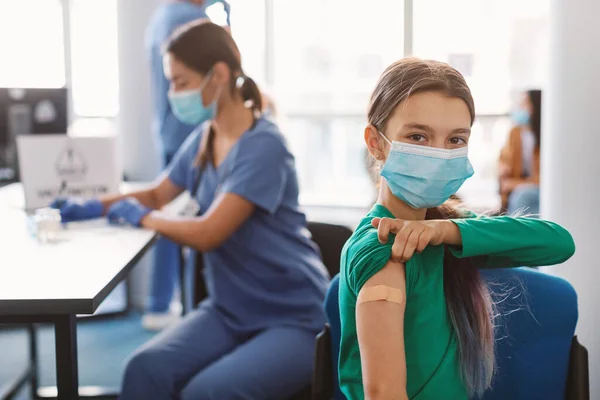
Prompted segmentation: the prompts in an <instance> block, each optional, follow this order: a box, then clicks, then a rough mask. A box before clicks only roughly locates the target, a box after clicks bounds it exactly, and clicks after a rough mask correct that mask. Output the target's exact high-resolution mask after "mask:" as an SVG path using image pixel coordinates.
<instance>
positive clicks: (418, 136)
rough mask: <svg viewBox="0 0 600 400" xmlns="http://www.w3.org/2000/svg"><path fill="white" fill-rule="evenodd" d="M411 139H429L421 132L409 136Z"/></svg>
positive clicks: (419, 140)
mask: <svg viewBox="0 0 600 400" xmlns="http://www.w3.org/2000/svg"><path fill="white" fill-rule="evenodd" d="M409 139H410V140H413V141H415V142H425V141H427V138H426V137H425V136H423V135H421V134H419V133H415V134H412V135H410V136H409Z"/></svg>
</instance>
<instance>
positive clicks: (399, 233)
mask: <svg viewBox="0 0 600 400" xmlns="http://www.w3.org/2000/svg"><path fill="white" fill-rule="evenodd" d="M371 224H372V225H373V226H374V227H375V228H377V236H378V238H379V241H380V242H381V243H382V244H385V243H387V241H388V236H389V235H390V234H395V235H396V238H395V239H394V244H393V246H392V256H391V258H390V259H391V260H392V261H395V262H402V263H406V262H407V261H408V260H410V259H411V258H412V256H413V255H414V253H415V252H417V254H418V253H421V252H422V251H423V250H425V248H426V247H427V246H429V245H431V246H438V245H441V244H448V245H453V246H460V245H462V238H461V236H460V230H459V229H458V226H456V224H455V223H453V222H452V221H449V220H436V219H433V220H426V221H405V220H401V219H392V218H373V220H372V221H371Z"/></svg>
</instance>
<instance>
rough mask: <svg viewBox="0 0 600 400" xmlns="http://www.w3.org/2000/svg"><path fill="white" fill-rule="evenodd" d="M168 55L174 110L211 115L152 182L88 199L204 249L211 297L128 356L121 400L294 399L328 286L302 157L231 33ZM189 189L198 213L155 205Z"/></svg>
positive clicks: (218, 32)
mask: <svg viewBox="0 0 600 400" xmlns="http://www.w3.org/2000/svg"><path fill="white" fill-rule="evenodd" d="M164 62H165V71H166V74H167V77H168V79H169V80H170V81H171V91H170V93H169V97H170V101H171V107H172V108H173V111H174V112H175V115H177V116H178V117H179V118H182V119H185V120H186V121H190V122H193V121H202V120H204V119H206V118H207V117H208V118H209V119H210V122H208V123H205V124H203V125H202V126H200V127H198V128H197V129H196V131H195V132H194V133H193V134H192V135H191V136H190V137H189V138H188V139H187V140H186V141H185V143H184V144H183V146H182V147H181V149H180V150H179V151H178V152H177V154H176V155H175V158H174V160H173V161H172V162H171V164H170V165H169V167H168V169H167V171H166V173H165V174H164V175H163V176H162V178H160V179H159V180H158V181H157V183H156V184H155V185H154V187H152V188H151V189H149V190H145V191H140V192H137V193H133V194H130V195H128V196H127V197H124V196H121V195H116V196H111V197H107V198H103V199H101V200H95V201H92V202H95V203H93V204H94V207H96V208H97V209H101V210H102V211H106V213H107V216H108V218H109V219H111V220H119V221H126V222H128V223H129V224H131V225H134V226H142V227H144V228H148V229H153V230H155V231H157V232H159V233H160V234H161V235H163V236H165V237H167V238H169V239H171V240H173V241H174V242H176V243H178V244H180V245H185V246H189V247H191V248H193V249H195V250H198V251H201V252H202V253H203V257H204V265H205V279H206V283H207V288H208V292H209V297H208V298H207V300H205V301H203V302H202V303H200V305H199V307H198V308H197V309H196V310H195V311H193V312H192V313H190V314H188V315H187V316H186V317H185V318H184V319H183V320H182V321H181V322H180V323H178V324H176V325H173V326H172V327H170V328H169V329H167V330H165V331H163V332H161V333H159V334H158V336H157V337H155V338H154V339H153V340H151V341H150V342H149V343H147V344H146V345H144V346H143V347H142V348H141V349H139V350H138V351H137V352H136V353H135V354H134V355H133V357H131V359H130V360H129V362H128V364H127V367H126V371H125V376H124V379H123V387H122V391H121V398H122V399H172V398H178V396H181V397H182V398H184V399H219V400H221V399H242V398H243V399H256V400H266V399H276V400H281V399H286V398H288V397H291V396H292V395H294V393H296V392H298V391H300V390H301V389H302V388H303V387H305V386H307V385H308V384H309V383H310V380H311V374H312V359H313V350H314V343H315V335H316V334H317V332H318V331H319V330H320V329H321V328H322V327H323V324H324V323H325V316H324V312H323V309H322V302H323V298H324V294H325V291H326V287H327V284H328V276H327V271H326V269H325V267H324V266H323V264H322V262H321V260H320V257H319V254H318V250H317V248H316V245H315V244H314V243H313V242H312V240H311V239H310V235H309V233H308V230H307V229H306V218H305V216H304V214H303V213H302V212H301V211H300V208H299V205H298V180H297V176H296V170H295V165H294V157H293V156H292V155H291V154H290V152H289V151H288V149H287V147H286V144H285V141H284V138H283V137H282V135H281V133H280V131H279V129H278V127H277V126H276V125H275V124H274V123H273V122H271V121H269V120H268V119H266V118H264V117H263V116H262V114H261V108H262V106H261V103H262V101H261V94H260V91H259V90H258V87H257V86H256V84H255V83H254V82H253V81H252V79H250V78H249V77H247V76H246V75H245V74H244V72H243V71H242V67H241V59H240V53H239V51H238V48H237V46H236V44H235V42H234V41H233V39H232V37H231V35H229V33H227V31H226V30H225V29H223V28H222V27H220V26H218V25H215V24H213V23H211V22H209V21H207V20H202V21H197V22H194V23H193V24H191V25H189V26H186V27H184V28H183V29H182V30H181V31H179V32H176V33H175V35H174V36H173V38H172V39H171V41H170V42H169V43H168V45H167V47H166V52H165V55H164ZM184 190H188V191H189V192H191V193H192V194H194V198H195V199H196V200H197V205H198V208H199V210H200V211H199V214H198V215H195V216H191V217H170V216H167V215H165V214H163V213H162V212H161V211H158V210H160V208H161V207H162V206H163V205H165V204H167V203H168V202H170V201H171V200H173V199H174V198H175V197H176V196H178V195H179V194H180V193H182V192H183V191H184ZM76 211H77V210H75V211H74V212H76Z"/></svg>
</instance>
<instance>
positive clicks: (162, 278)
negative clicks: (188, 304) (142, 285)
mask: <svg viewBox="0 0 600 400" xmlns="http://www.w3.org/2000/svg"><path fill="white" fill-rule="evenodd" d="M172 158H173V156H172V155H170V154H165V157H164V162H165V165H164V166H163V167H164V168H166V167H167V166H168V165H169V163H170V162H171V159H172ZM164 168H163V169H164ZM180 252H181V250H180V247H179V245H177V244H176V243H175V242H172V241H170V240H169V239H167V238H164V237H160V238H159V239H158V240H157V242H156V244H155V246H154V254H153V257H154V258H153V260H152V274H151V277H150V293H149V299H148V307H147V311H149V312H155V313H162V312H167V311H168V310H169V306H170V304H171V300H172V299H173V293H174V291H175V287H176V286H177V285H178V284H179V283H178V281H179V270H180V268H181V259H180V256H181V253H180Z"/></svg>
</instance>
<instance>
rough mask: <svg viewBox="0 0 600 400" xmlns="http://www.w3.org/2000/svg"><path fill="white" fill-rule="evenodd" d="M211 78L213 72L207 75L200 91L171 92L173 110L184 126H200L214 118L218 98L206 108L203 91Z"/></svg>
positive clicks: (170, 99) (170, 100) (170, 101)
mask: <svg viewBox="0 0 600 400" xmlns="http://www.w3.org/2000/svg"><path fill="white" fill-rule="evenodd" d="M211 76H212V71H211V72H209V73H208V74H207V75H206V77H205V78H204V82H203V83H202V86H200V88H199V89H192V90H183V91H179V92H169V95H168V96H169V103H170V104H171V110H172V111H173V114H174V115H175V116H176V117H177V119H178V120H180V121H181V122H183V123H184V124H188V125H200V123H202V122H204V121H208V120H209V119H213V118H214V116H215V108H216V101H217V98H218V96H216V97H215V100H213V102H212V103H211V104H210V105H209V106H208V107H205V106H204V104H203V103H202V90H204V87H205V86H206V83H208V81H209V80H210V78H211Z"/></svg>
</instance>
